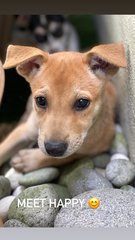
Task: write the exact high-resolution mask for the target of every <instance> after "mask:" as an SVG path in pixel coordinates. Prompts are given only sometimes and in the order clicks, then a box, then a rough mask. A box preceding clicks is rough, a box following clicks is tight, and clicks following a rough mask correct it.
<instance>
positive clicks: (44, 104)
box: [35, 96, 47, 108]
mask: <svg viewBox="0 0 135 240" xmlns="http://www.w3.org/2000/svg"><path fill="white" fill-rule="evenodd" d="M35 101H36V104H37V106H38V107H40V108H47V100H46V98H45V97H42V96H39V97H36V98H35Z"/></svg>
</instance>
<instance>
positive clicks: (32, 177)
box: [19, 167, 59, 187]
mask: <svg viewBox="0 0 135 240" xmlns="http://www.w3.org/2000/svg"><path fill="white" fill-rule="evenodd" d="M58 176H59V170H58V169H57V168H54V167H48V168H47V167H46V168H42V169H38V170H35V171H32V172H30V173H27V174H24V175H23V176H22V177H21V179H20V180H19V184H20V185H23V186H25V187H30V186H35V185H40V184H42V183H48V182H51V181H53V180H54V179H56V178H57V177H58Z"/></svg>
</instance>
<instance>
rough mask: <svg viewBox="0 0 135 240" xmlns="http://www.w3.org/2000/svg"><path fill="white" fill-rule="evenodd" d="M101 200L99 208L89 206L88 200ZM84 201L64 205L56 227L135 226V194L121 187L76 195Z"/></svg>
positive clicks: (58, 215)
mask: <svg viewBox="0 0 135 240" xmlns="http://www.w3.org/2000/svg"><path fill="white" fill-rule="evenodd" d="M92 197H96V198H98V199H99V200H100V205H99V207H98V208H96V209H93V208H91V207H89V205H88V200H89V199H90V198H92ZM75 199H78V200H81V201H84V203H83V206H82V207H81V204H80V203H78V204H76V205H75V206H74V207H73V206H72V204H70V205H69V206H68V207H62V208H61V210H60V212H59V213H58V214H57V216H56V219H55V224H54V227H82V228H83V227H88V228H98V227H106V228H107V227H135V194H134V193H131V192H127V191H122V190H119V189H113V188H110V189H101V190H93V191H89V192H85V193H83V194H80V195H78V196H76V197H75Z"/></svg>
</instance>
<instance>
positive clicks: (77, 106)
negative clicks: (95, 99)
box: [74, 98, 90, 111]
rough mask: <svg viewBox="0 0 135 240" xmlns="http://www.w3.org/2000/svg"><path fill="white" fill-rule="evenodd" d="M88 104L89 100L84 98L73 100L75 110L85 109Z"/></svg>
mask: <svg viewBox="0 0 135 240" xmlns="http://www.w3.org/2000/svg"><path fill="white" fill-rule="evenodd" d="M89 105H90V100H88V99H86V98H80V99H78V100H77V101H76V102H75V104H74V108H75V110H76V111H82V110H84V109H86V108H87V107H88V106H89Z"/></svg>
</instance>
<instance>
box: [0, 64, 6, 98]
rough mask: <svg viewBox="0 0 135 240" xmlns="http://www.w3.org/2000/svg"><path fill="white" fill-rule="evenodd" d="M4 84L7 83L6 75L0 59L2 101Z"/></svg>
mask: <svg viewBox="0 0 135 240" xmlns="http://www.w3.org/2000/svg"><path fill="white" fill-rule="evenodd" d="M4 84H5V75H4V70H3V66H2V63H1V61H0V102H1V99H2V96H3V90H4Z"/></svg>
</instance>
